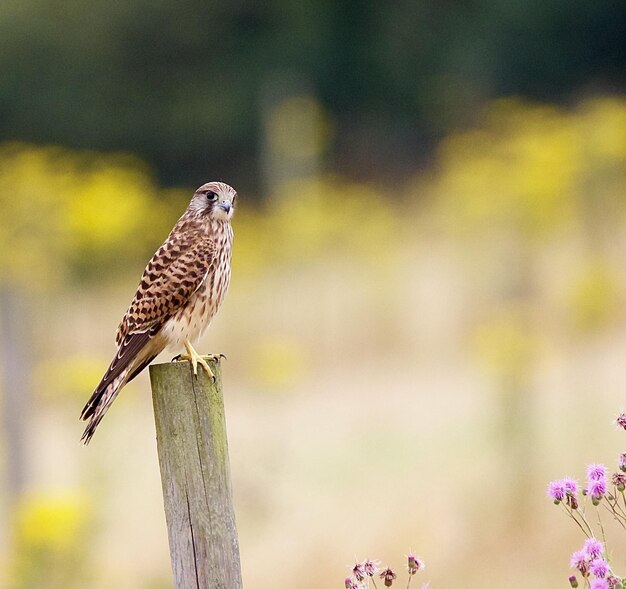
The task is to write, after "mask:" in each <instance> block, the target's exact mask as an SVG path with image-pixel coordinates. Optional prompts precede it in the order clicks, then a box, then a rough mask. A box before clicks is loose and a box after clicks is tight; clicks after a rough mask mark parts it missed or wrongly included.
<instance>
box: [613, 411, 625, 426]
mask: <svg viewBox="0 0 626 589" xmlns="http://www.w3.org/2000/svg"><path fill="white" fill-rule="evenodd" d="M615 423H616V424H617V425H618V426H619V427H621V428H622V429H626V412H624V411H620V414H619V415H618V416H617V417H616V418H615Z"/></svg>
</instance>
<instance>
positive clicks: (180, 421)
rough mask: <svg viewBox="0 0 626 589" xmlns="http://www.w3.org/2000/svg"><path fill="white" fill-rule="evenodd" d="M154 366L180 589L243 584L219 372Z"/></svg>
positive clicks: (231, 587)
mask: <svg viewBox="0 0 626 589" xmlns="http://www.w3.org/2000/svg"><path fill="white" fill-rule="evenodd" d="M209 365H210V366H211V370H212V371H213V373H214V374H215V377H216V381H215V382H214V383H212V382H211V380H210V379H209V378H208V377H207V375H206V373H205V372H204V370H202V369H201V367H200V366H199V367H198V376H197V377H195V376H194V375H193V372H192V370H191V365H190V364H189V363H188V362H170V363H167V364H157V365H153V366H150V382H151V385H152V401H153V404H154V419H155V423H156V432H157V448H158V453H159V465H160V468H161V482H162V485H163V502H164V504H165V519H166V521H167V529H168V537H169V545H170V555H171V560H172V571H173V573H174V588H175V589H241V587H242V584H241V565H240V561H239V542H238V540H237V529H236V526H235V512H234V509H233V501H232V491H231V482H230V465H229V460H228V445H227V442H226V424H225V421H224V402H223V396H222V384H221V371H220V367H219V364H218V363H217V362H209Z"/></svg>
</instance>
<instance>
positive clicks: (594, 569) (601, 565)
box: [589, 557, 609, 579]
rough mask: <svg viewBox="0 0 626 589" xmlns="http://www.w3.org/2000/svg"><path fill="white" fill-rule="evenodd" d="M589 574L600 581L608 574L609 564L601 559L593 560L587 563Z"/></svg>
mask: <svg viewBox="0 0 626 589" xmlns="http://www.w3.org/2000/svg"><path fill="white" fill-rule="evenodd" d="M589 572H590V573H591V574H593V575H595V576H596V577H598V578H600V579H604V577H606V576H607V574H608V572H609V564H608V563H607V562H606V560H604V559H603V558H601V557H598V558H594V559H593V560H592V561H591V562H590V563H589Z"/></svg>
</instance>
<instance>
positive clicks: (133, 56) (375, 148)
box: [0, 0, 626, 194]
mask: <svg viewBox="0 0 626 589" xmlns="http://www.w3.org/2000/svg"><path fill="white" fill-rule="evenodd" d="M624 29H626V8H624V4H623V2H615V1H614V0H598V1H596V2H588V1H584V0H567V1H566V0H550V1H542V2H540V1H538V0H533V1H528V2H523V3H520V2H514V1H512V0H498V1H495V2H494V1H493V0H474V1H472V2H439V1H437V0H423V1H421V2H414V1H408V0H401V1H398V2H393V3H384V4H381V3H380V2H375V1H374V0H350V1H346V2H329V1H324V2H316V3H314V4H309V3H301V2H295V1H293V0H274V1H273V2H269V3H249V2H248V3H245V2H243V3H242V2H238V3H212V2H203V1H201V0H190V1H188V2H186V3H185V5H184V8H181V7H180V6H179V5H178V4H176V3H172V2H168V1H166V0H151V1H148V0H128V1H126V2H118V3H115V4H111V3H105V2H102V1H101V0H81V1H80V2H72V1H65V2H61V3H58V2H52V1H51V0H3V2H2V5H1V7H0V137H3V138H11V139H18V140H23V141H31V142H37V143H55V144H57V143H58V144H62V145H66V146H68V147H74V148H81V149H84V148H92V149H100V150H105V151H117V150H124V151H126V150H129V151H131V152H133V153H137V154H138V155H140V156H142V157H143V158H144V159H146V160H147V161H149V162H150V163H151V164H152V165H154V166H155V167H156V169H157V170H158V173H159V175H160V178H161V180H162V181H164V182H165V183H166V184H167V185H171V184H174V183H182V182H184V183H187V182H189V183H191V184H199V183H200V181H201V180H202V179H205V178H206V177H208V176H210V177H216V176H217V177H220V178H221V177H224V178H233V177H236V178H238V184H239V185H240V187H241V188H245V189H246V190H247V191H248V192H252V193H253V194H254V192H255V191H254V190H252V189H253V187H255V186H256V187H257V192H258V176H259V174H258V169H257V163H258V152H259V149H260V142H259V136H260V135H261V123H260V121H261V116H260V114H259V111H260V108H261V107H260V105H261V103H262V102H263V95H264V90H263V89H264V88H267V87H268V86H271V87H274V88H276V87H280V86H281V84H282V82H284V81H285V80H289V79H290V78H291V77H293V76H296V77H298V78H299V79H301V80H302V81H303V83H304V84H305V85H307V86H308V87H309V88H311V89H312V91H313V93H314V94H316V95H318V96H319V97H320V99H321V101H322V104H323V105H324V107H325V108H326V109H327V110H328V111H329V112H330V113H331V116H332V118H333V119H334V121H335V123H336V129H337V131H336V134H335V145H334V153H333V155H334V158H333V159H334V165H333V168H334V169H337V170H338V171H344V172H345V171H348V170H349V171H353V172H355V173H357V174H359V175H360V176H370V175H372V176H373V172H374V171H376V175H377V176H380V174H381V173H383V172H384V173H385V174H386V175H388V176H390V172H392V171H397V170H399V169H404V170H410V169H411V167H412V165H413V163H414V162H413V158H414V157H415V156H416V154H418V153H421V152H424V148H423V146H424V144H425V143H426V142H429V141H430V140H433V139H435V140H436V139H438V138H440V137H441V136H442V135H443V134H444V133H446V132H448V131H449V130H450V129H452V128H455V127H456V126H458V125H459V124H466V123H467V122H469V121H471V120H473V117H474V116H475V112H476V109H477V107H480V106H481V105H482V104H484V103H485V102H487V101H489V100H490V99H492V98H495V97H499V96H504V95H511V94H518V95H522V96H526V97H530V98H535V99H541V100H550V101H559V100H561V99H568V98H570V97H571V96H572V95H573V94H575V93H576V92H577V91H587V90H588V89H589V88H595V89H600V91H606V90H609V91H611V90H619V89H620V88H621V89H623V88H624V82H625V80H624V71H625V59H626V57H625V56H626V51H624V35H623V31H624ZM279 91H280V90H279ZM418 145H419V146H420V148H419V149H417V146H418ZM427 151H428V150H426V152H425V153H424V155H427ZM390 153H393V156H392V157H390ZM374 162H375V163H378V164H383V166H382V169H376V170H375V168H373V167H372V163H374ZM376 167H378V166H376Z"/></svg>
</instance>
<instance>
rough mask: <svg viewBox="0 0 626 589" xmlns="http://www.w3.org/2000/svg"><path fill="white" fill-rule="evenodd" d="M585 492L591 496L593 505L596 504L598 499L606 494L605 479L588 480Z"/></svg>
mask: <svg viewBox="0 0 626 589" xmlns="http://www.w3.org/2000/svg"><path fill="white" fill-rule="evenodd" d="M587 493H588V494H589V495H590V496H591V499H592V501H593V503H594V505H597V504H598V502H599V501H600V499H602V497H604V495H606V480H605V479H602V480H598V481H589V486H588V487H587Z"/></svg>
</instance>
